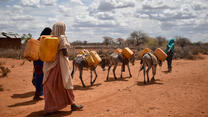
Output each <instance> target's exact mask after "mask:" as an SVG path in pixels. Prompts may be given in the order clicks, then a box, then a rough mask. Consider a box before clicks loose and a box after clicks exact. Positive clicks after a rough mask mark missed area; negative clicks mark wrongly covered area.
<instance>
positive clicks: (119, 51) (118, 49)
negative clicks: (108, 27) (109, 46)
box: [114, 48, 122, 53]
mask: <svg viewBox="0 0 208 117" xmlns="http://www.w3.org/2000/svg"><path fill="white" fill-rule="evenodd" d="M114 53H122V49H120V48H117V49H116V50H114Z"/></svg>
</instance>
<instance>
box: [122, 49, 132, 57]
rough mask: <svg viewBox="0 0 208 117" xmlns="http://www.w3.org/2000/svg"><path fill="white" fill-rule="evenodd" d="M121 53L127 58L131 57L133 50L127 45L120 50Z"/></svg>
mask: <svg viewBox="0 0 208 117" xmlns="http://www.w3.org/2000/svg"><path fill="white" fill-rule="evenodd" d="M122 53H123V54H124V56H125V57H126V58H128V59H129V58H131V57H132V56H133V55H134V52H133V51H131V50H130V49H129V48H128V47H126V48H124V49H123V51H122Z"/></svg>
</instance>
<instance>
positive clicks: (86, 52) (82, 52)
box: [80, 49, 89, 55]
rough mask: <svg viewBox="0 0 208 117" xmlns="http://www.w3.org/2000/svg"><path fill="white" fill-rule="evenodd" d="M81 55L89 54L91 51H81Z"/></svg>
mask: <svg viewBox="0 0 208 117" xmlns="http://www.w3.org/2000/svg"><path fill="white" fill-rule="evenodd" d="M80 54H82V55H83V54H89V51H88V50H86V49H83V50H82V51H80Z"/></svg>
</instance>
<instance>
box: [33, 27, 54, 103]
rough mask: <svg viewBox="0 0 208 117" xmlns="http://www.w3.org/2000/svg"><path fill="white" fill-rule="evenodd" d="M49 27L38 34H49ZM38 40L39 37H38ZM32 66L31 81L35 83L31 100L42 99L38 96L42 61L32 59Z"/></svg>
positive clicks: (41, 91) (41, 89)
mask: <svg viewBox="0 0 208 117" xmlns="http://www.w3.org/2000/svg"><path fill="white" fill-rule="evenodd" d="M51 31H52V30H51V28H49V27H46V28H45V29H44V30H43V31H42V32H41V34H40V36H42V35H50V34H51ZM38 40H40V38H39V39H38ZM33 66H34V72H33V76H34V79H33V83H34V85H35V89H36V91H35V96H34V97H33V100H36V101H38V100H42V98H40V96H42V95H43V86H42V82H43V61H41V60H40V59H39V60H37V61H33Z"/></svg>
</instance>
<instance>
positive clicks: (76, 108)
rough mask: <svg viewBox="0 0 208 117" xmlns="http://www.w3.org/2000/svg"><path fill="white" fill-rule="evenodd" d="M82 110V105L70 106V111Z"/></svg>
mask: <svg viewBox="0 0 208 117" xmlns="http://www.w3.org/2000/svg"><path fill="white" fill-rule="evenodd" d="M82 108H83V106H82V105H77V104H72V105H71V110H72V111H77V110H82Z"/></svg>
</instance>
